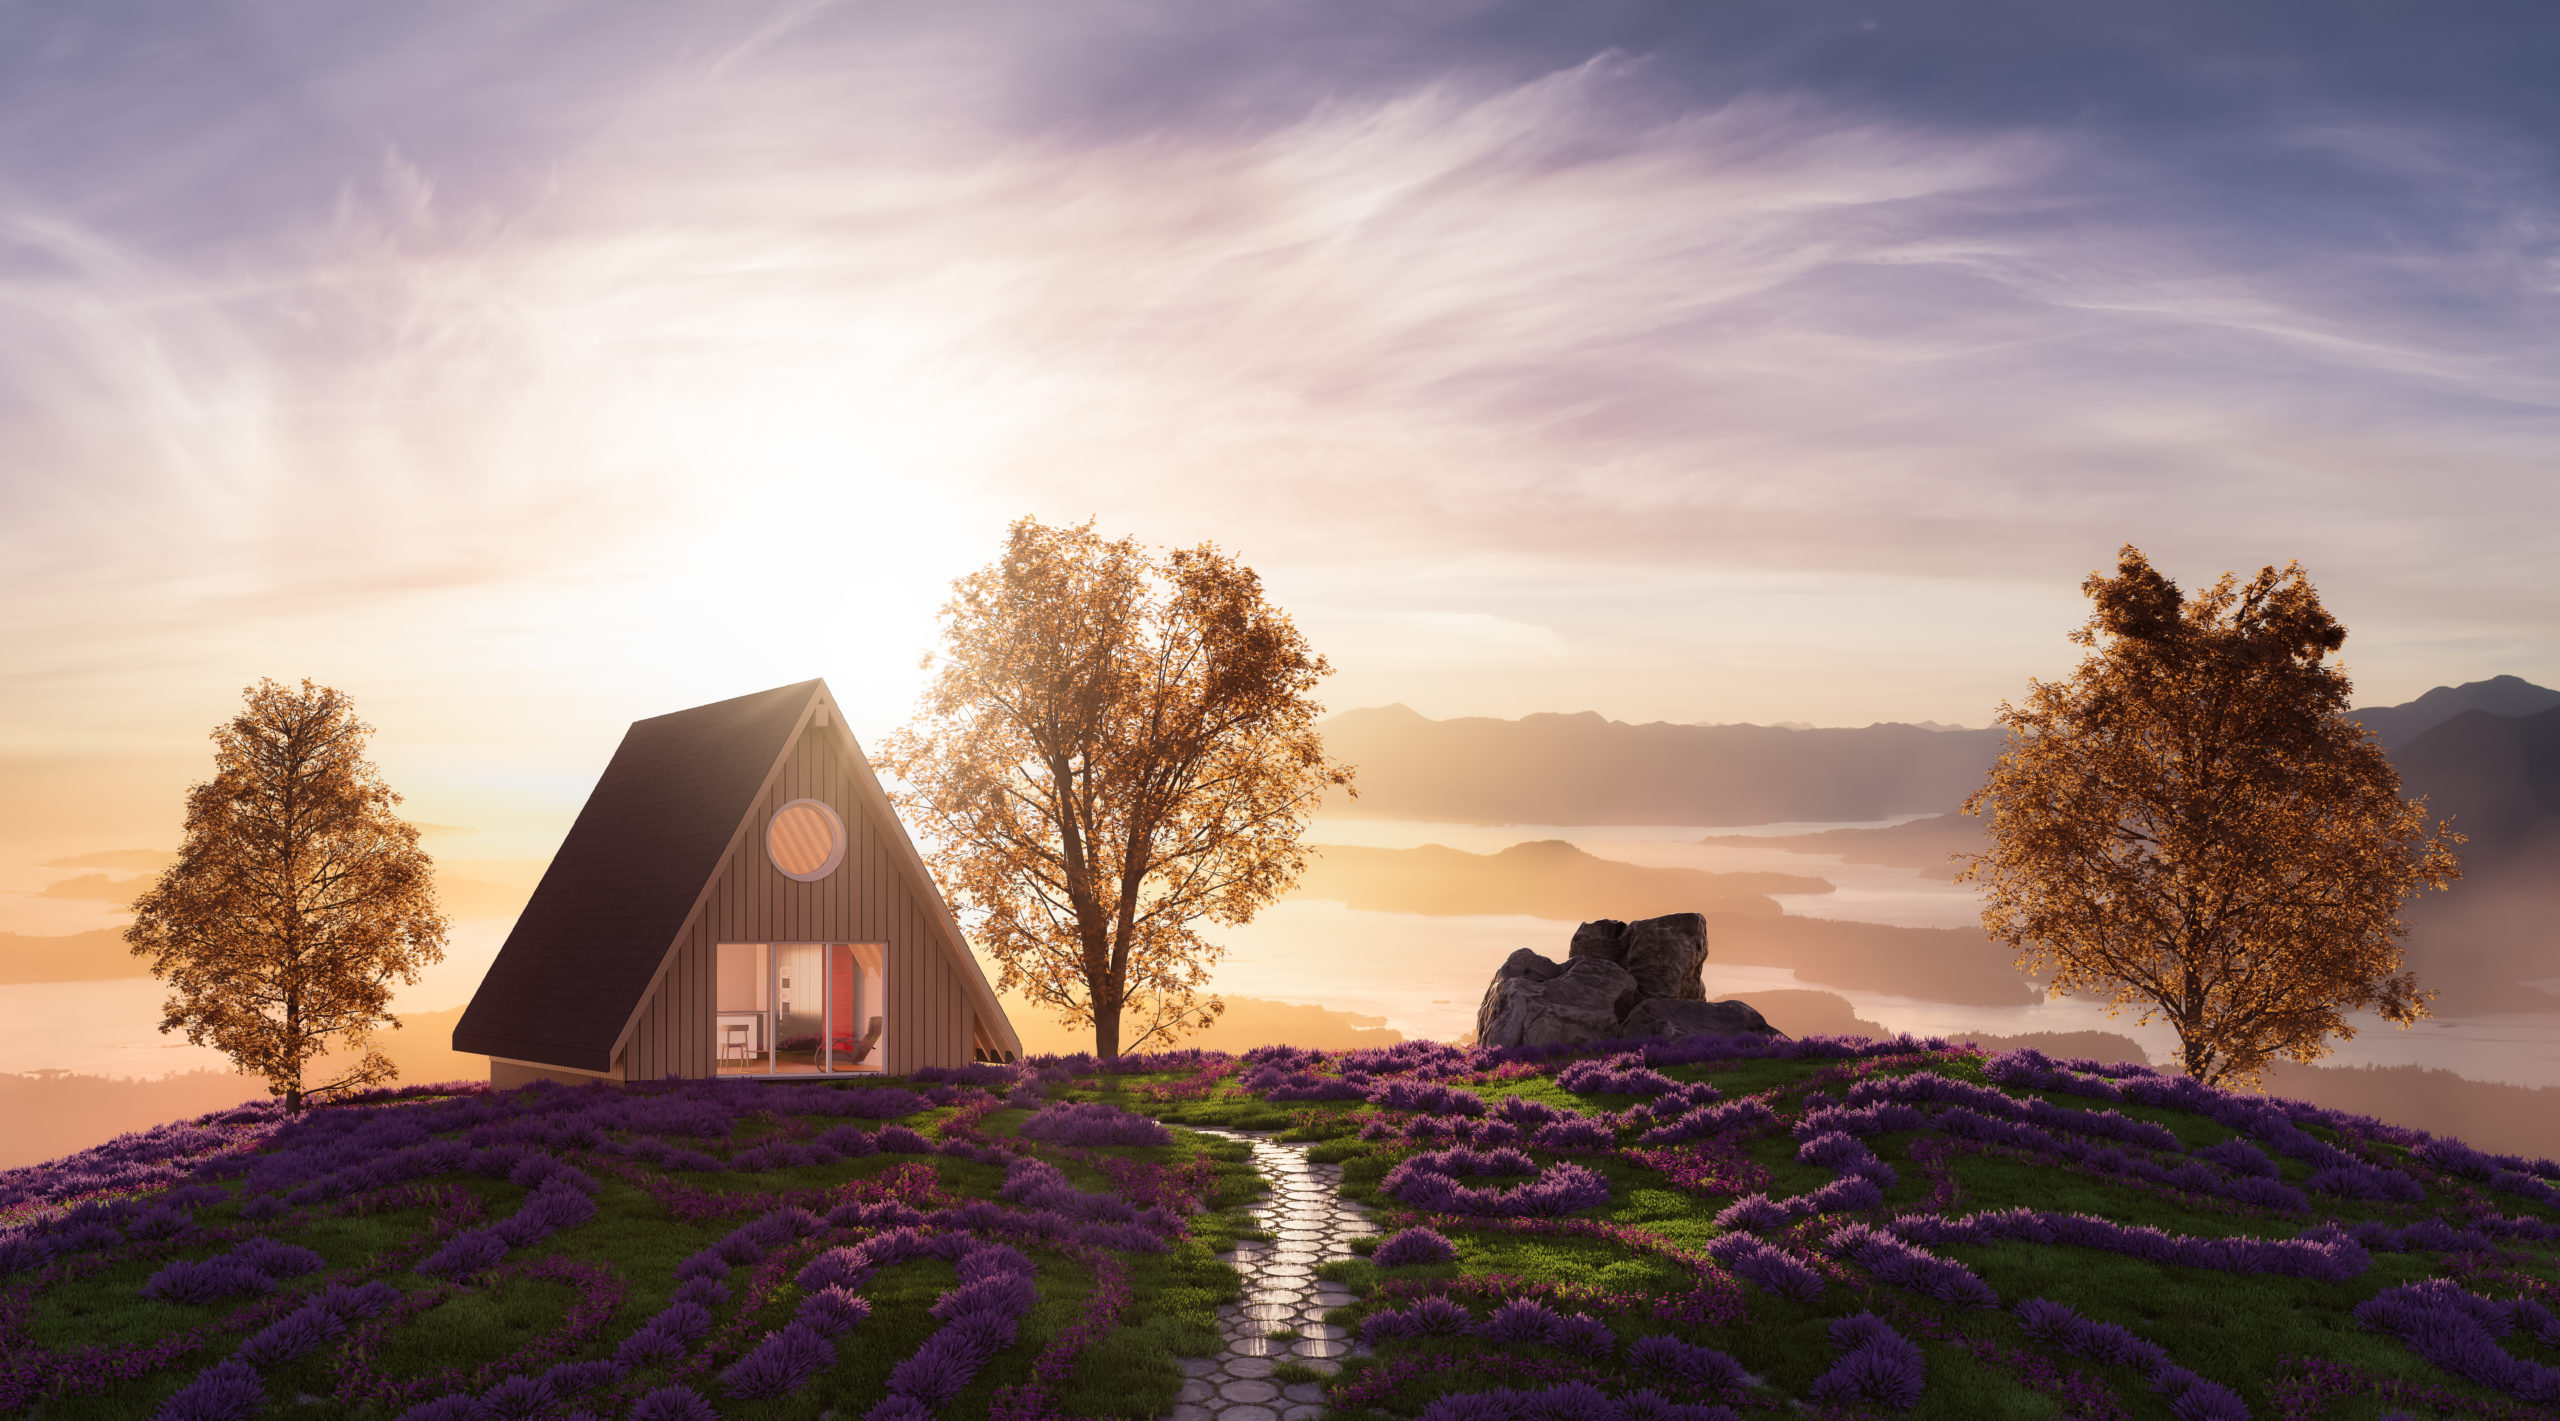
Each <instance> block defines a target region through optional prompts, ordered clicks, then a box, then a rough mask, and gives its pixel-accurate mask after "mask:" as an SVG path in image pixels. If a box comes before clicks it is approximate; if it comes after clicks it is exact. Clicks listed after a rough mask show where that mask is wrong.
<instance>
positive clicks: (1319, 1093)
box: [1244, 1071, 1369, 1101]
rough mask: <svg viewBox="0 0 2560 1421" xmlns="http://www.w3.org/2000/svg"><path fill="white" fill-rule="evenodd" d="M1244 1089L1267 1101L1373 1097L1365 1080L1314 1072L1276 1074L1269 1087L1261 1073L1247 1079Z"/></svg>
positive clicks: (1248, 1076)
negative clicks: (1321, 1074) (1322, 1074)
mask: <svg viewBox="0 0 2560 1421" xmlns="http://www.w3.org/2000/svg"><path fill="white" fill-rule="evenodd" d="M1244 1086H1245V1088H1246V1089H1247V1090H1251V1091H1254V1092H1256V1093H1257V1094H1259V1095H1260V1096H1261V1097H1262V1098H1263V1099H1265V1100H1273V1101H1287V1100H1366V1099H1367V1098H1368V1095H1369V1087H1368V1083H1367V1081H1366V1080H1365V1079H1363V1080H1357V1081H1354V1080H1347V1079H1345V1078H1343V1077H1341V1076H1320V1075H1317V1074H1315V1073H1314V1072H1312V1071H1289V1072H1279V1073H1273V1075H1272V1076H1271V1078H1270V1079H1269V1080H1268V1083H1267V1084H1266V1083H1263V1081H1262V1078H1261V1073H1258V1072H1257V1073H1252V1074H1248V1075H1247V1076H1246V1077H1245V1078H1244Z"/></svg>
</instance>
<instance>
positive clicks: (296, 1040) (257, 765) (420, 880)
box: [124, 680, 445, 1114]
mask: <svg viewBox="0 0 2560 1421" xmlns="http://www.w3.org/2000/svg"><path fill="white" fill-rule="evenodd" d="M243 699H244V700H245V702H246V704H245V706H244V708H243V709H242V710H241V712H240V713H239V714H238V715H236V716H234V717H232V718H231V719H230V720H229V721H228V722H226V723H225V724H223V725H221V726H219V727H217V728H216V729H215V730H214V732H213V743H214V756H213V766H214V773H213V778H212V779H210V780H207V781H205V782H204V783H202V784H199V785H196V786H194V787H193V788H191V789H190V790H188V791H187V820H186V837H185V842H184V843H183V844H182V845H181V847H180V849H179V852H178V861H177V863H175V864H174V865H172V866H171V867H170V868H169V870H168V871H167V872H165V873H163V874H161V875H160V879H159V882H158V883H157V884H156V885H154V886H153V887H152V888H151V890H150V891H149V892H147V893H145V894H143V895H142V897H141V898H140V899H139V900H137V901H136V902H135V903H134V912H135V914H136V917H135V919H134V923H133V926H132V927H130V928H128V929H126V930H125V935H124V936H125V942H126V943H127V944H128V945H130V946H131V947H132V949H133V951H134V954H135V955H136V956H142V957H148V958H150V959H151V973H152V975H153V976H155V977H162V978H166V979H167V980H168V982H169V985H170V987H171V989H172V995H171V996H170V998H169V1000H168V1002H167V1003H166V1005H165V1007H164V1008H163V1016H162V1020H161V1023H160V1029H161V1030H162V1031H164V1032H167V1031H176V1030H178V1029H180V1028H182V1027H183V1028H184V1029H185V1030H186V1033H187V1040H189V1041H190V1042H193V1043H195V1044H196V1045H199V1046H202V1045H206V1044H210V1045H212V1046H213V1047H214V1048H216V1049H217V1050H220V1051H222V1052H224V1053H225V1054H227V1055H229V1056H230V1057H231V1059H232V1060H233V1061H234V1062H235V1063H237V1064H238V1066H239V1067H240V1069H241V1070H243V1071H246V1072H248V1073H249V1074H251V1075H257V1076H263V1077H265V1078H266V1081H267V1090H268V1092H269V1093H270V1094H273V1095H279V1096H282V1097H284V1108H285V1110H286V1112H287V1113H288V1114H294V1113H299V1112H300V1111H301V1109H302V1104H303V1100H304V1098H305V1097H306V1096H309V1095H312V1094H315V1093H318V1092H325V1091H338V1090H345V1089H350V1088H354V1087H359V1086H366V1085H373V1084H377V1083H380V1082H383V1081H387V1080H390V1079H393V1078H394V1077H395V1076H397V1075H398V1071H397V1070H396V1069H395V1068H394V1067H393V1066H392V1064H391V1062H390V1061H389V1060H388V1059H386V1058H385V1057H383V1055H382V1054H381V1053H380V1052H378V1051H374V1050H371V1049H369V1046H370V1042H371V1040H372V1035H373V1032H374V1031H375V1029H376V1028H378V1027H383V1026H389V1027H392V1028H395V1029H396V1028H397V1027H398V1026H399V1025H400V1022H399V1019H398V1018H396V1017H394V1016H393V1015H392V1014H391V1012H390V1001H391V992H390V985H389V984H390V982H391V980H392V979H393V978H395V977H396V978H398V979H399V980H400V981H402V982H415V981H417V980H418V971H419V969H420V968H421V967H423V966H425V965H427V964H429V963H433V962H438V961H441V960H442V959H443V957H444V938H445V920H444V916H443V914H441V913H440V912H438V911H437V908H436V899H435V887H434V884H433V882H432V881H431V879H430V864H429V862H428V859H427V856H426V855H425V854H424V853H422V852H420V851H419V849H418V831H417V829H416V828H414V827H412V826H411V825H408V824H405V823H402V822H401V821H400V819H399V818H398V816H396V815H395V814H394V813H393V812H392V807H393V806H394V805H397V804H398V803H399V802H400V796H399V795H397V794H394V793H392V791H391V789H390V787H389V786H388V785H385V784H384V783H383V782H382V776H381V775H380V774H379V773H378V772H376V771H375V769H374V767H373V765H372V764H371V763H369V762H368V761H367V760H366V759H365V758H364V747H365V737H366V736H368V735H370V734H371V733H372V727H371V726H368V725H366V724H364V723H363V722H362V721H359V720H357V719H356V718H355V712H354V709H353V707H352V706H350V705H349V704H348V701H347V698H346V697H345V696H344V695H342V694H340V693H339V692H337V691H334V690H331V689H330V688H328V687H326V686H315V685H313V684H312V683H311V682H309V681H307V680H306V681H304V682H303V683H302V688H301V689H300V690H299V691H295V690H291V689H288V688H286V687H284V686H279V685H277V684H276V683H275V682H273V681H264V680H262V681H260V682H259V683H258V684H257V685H255V686H252V687H250V688H249V689H248V691H247V692H246V693H244V697H243ZM333 1040H335V1041H339V1042H342V1043H344V1045H345V1046H346V1048H347V1049H348V1050H350V1051H354V1052H360V1053H361V1055H360V1056H359V1057H358V1059H357V1060H356V1061H355V1062H354V1063H353V1064H352V1065H350V1066H349V1067H347V1069H345V1070H344V1071H343V1072H340V1073H339V1074H337V1075H336V1076H334V1077H333V1078H332V1079H330V1080H328V1081H325V1082H323V1083H321V1084H318V1085H305V1084H304V1081H303V1076H304V1073H305V1071H306V1070H307V1069H308V1068H309V1066H310V1064H311V1062H312V1061H313V1059H314V1058H316V1057H318V1056H319V1055H320V1054H321V1053H322V1051H323V1050H324V1049H325V1048H326V1046H327V1044H328V1043H329V1042H331V1041H333Z"/></svg>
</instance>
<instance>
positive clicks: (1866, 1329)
mask: <svg viewBox="0 0 2560 1421" xmlns="http://www.w3.org/2000/svg"><path fill="white" fill-rule="evenodd" d="M1831 1341H1832V1344H1833V1345H1834V1346H1837V1347H1839V1348H1841V1349H1842V1355H1841V1358H1840V1360H1839V1361H1837V1362H1835V1363H1833V1364H1832V1366H1831V1369H1830V1370H1829V1371H1827V1372H1824V1373H1823V1374H1822V1375H1821V1376H1819V1377H1816V1378H1814V1381H1813V1388H1812V1392H1813V1398H1814V1399H1815V1400H1816V1401H1826V1402H1831V1403H1834V1404H1841V1405H1846V1404H1850V1403H1855V1402H1860V1401H1871V1402H1875V1403H1877V1404H1878V1405H1881V1406H1888V1407H1891V1408H1893V1409H1894V1410H1896V1411H1908V1410H1910V1409H1911V1408H1912V1407H1913V1406H1915V1405H1918V1404H1919V1401H1920V1384H1921V1379H1922V1375H1923V1370H1922V1369H1923V1363H1922V1359H1921V1356H1920V1349H1919V1348H1918V1347H1916V1346H1913V1345H1912V1343H1911V1342H1910V1340H1909V1339H1907V1338H1905V1337H1903V1336H1902V1335H1901V1334H1900V1333H1898V1332H1895V1331H1894V1330H1893V1329H1892V1328H1891V1327H1890V1326H1887V1325H1886V1323H1885V1321H1884V1319H1882V1318H1880V1317H1877V1316H1876V1315H1875V1314H1874V1313H1871V1312H1862V1313H1858V1314H1856V1315H1854V1316H1851V1317H1844V1318H1841V1319H1839V1320H1838V1321H1836V1322H1834V1323H1832V1324H1831Z"/></svg>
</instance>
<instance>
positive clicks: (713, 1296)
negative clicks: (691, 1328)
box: [668, 1278, 729, 1308]
mask: <svg viewBox="0 0 2560 1421" xmlns="http://www.w3.org/2000/svg"><path fill="white" fill-rule="evenodd" d="M668 1301H670V1302H679V1303H692V1304H694V1305H695V1306H696V1307H703V1308H717V1307H720V1306H721V1305H723V1304H725V1303H727V1302H728V1301H729V1285H728V1284H726V1283H723V1282H721V1281H720V1280H719V1279H717V1278H687V1279H685V1280H684V1281H683V1282H681V1283H678V1284H677V1285H676V1290H675V1291H674V1292H673V1293H671V1294H669V1295H668Z"/></svg>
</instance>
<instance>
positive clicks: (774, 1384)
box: [720, 1322, 836, 1399]
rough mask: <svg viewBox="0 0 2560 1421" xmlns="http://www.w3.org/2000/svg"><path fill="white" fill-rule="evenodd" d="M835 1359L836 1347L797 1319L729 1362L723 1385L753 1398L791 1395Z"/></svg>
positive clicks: (733, 1394)
mask: <svg viewBox="0 0 2560 1421" xmlns="http://www.w3.org/2000/svg"><path fill="white" fill-rule="evenodd" d="M835 1361H836V1349H835V1348H834V1347H833V1346H831V1345H829V1343H828V1342H827V1339H826V1338H825V1337H823V1336H821V1335H820V1334H819V1332H818V1330H817V1329H816V1328H813V1327H811V1326H810V1325H809V1324H807V1323H805V1322H794V1323H790V1324H788V1325H786V1326H784V1327H783V1328H781V1329H780V1330H778V1331H774V1332H768V1333H766V1334H765V1336H764V1340H763V1341H761V1342H758V1343H757V1344H756V1345H755V1347H754V1348H753V1349H751V1350H750V1351H749V1352H748V1353H747V1355H745V1356H743V1357H740V1358H739V1359H738V1360H737V1361H735V1362H732V1363H731V1364H729V1366H728V1367H727V1368H726V1369H725V1370H723V1371H722V1372H721V1373H720V1385H721V1387H722V1388H723V1389H724V1390H726V1391H727V1392H728V1393H729V1394H730V1395H732V1396H741V1397H747V1398H750V1399H755V1398H763V1397H774V1396H789V1395H790V1394H791V1393H793V1392H795V1391H798V1390H799V1389H800V1388H802V1387H804V1386H807V1385H808V1384H809V1379H810V1378H812V1377H815V1376H816V1375H817V1374H818V1373H820V1372H823V1371H825V1370H826V1369H827V1368H829V1367H832V1366H834V1365H835Z"/></svg>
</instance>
